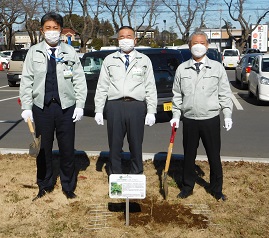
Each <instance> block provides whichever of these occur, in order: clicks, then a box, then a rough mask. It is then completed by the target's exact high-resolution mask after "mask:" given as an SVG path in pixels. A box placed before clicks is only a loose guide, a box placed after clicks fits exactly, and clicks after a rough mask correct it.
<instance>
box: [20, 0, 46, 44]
mask: <svg viewBox="0 0 269 238" xmlns="http://www.w3.org/2000/svg"><path fill="white" fill-rule="evenodd" d="M42 3H43V2H40V1H39V0H23V1H22V8H23V10H24V12H25V18H24V19H25V29H26V31H27V32H28V35H29V37H30V40H31V45H35V44H37V43H38V42H39V33H38V32H39V29H40V23H39V19H38V16H39V10H38V9H40V7H41V6H42Z"/></svg>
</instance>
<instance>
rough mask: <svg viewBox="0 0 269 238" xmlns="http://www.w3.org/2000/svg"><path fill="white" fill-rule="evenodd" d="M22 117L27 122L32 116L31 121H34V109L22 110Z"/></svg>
mask: <svg viewBox="0 0 269 238" xmlns="http://www.w3.org/2000/svg"><path fill="white" fill-rule="evenodd" d="M21 117H22V118H23V119H24V121H25V122H27V120H28V118H30V120H31V122H33V121H34V119H33V112H32V110H24V111H22V113H21Z"/></svg>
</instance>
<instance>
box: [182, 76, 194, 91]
mask: <svg viewBox="0 0 269 238" xmlns="http://www.w3.org/2000/svg"><path fill="white" fill-rule="evenodd" d="M180 86H181V92H182V94H183V95H185V96H188V95H191V94H192V92H193V82H192V78H191V76H184V77H182V78H181V85H180Z"/></svg>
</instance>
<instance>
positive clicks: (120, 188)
mask: <svg viewBox="0 0 269 238" xmlns="http://www.w3.org/2000/svg"><path fill="white" fill-rule="evenodd" d="M109 197H110V198H124V199H126V212H125V217H126V218H125V222H126V226H129V215H130V214H129V210H130V207H129V199H144V198H145V197H146V176H145V175H144V174H111V175H110V176H109Z"/></svg>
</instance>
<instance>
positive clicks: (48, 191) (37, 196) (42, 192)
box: [32, 186, 54, 201]
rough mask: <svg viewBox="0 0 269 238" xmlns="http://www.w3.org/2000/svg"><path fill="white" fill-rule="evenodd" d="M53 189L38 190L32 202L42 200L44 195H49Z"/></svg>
mask: <svg viewBox="0 0 269 238" xmlns="http://www.w3.org/2000/svg"><path fill="white" fill-rule="evenodd" d="M53 189H54V187H52V186H51V187H47V188H44V189H41V190H39V192H38V194H37V195H36V196H35V197H34V198H33V200H32V201H35V200H37V199H39V198H42V197H44V196H45V195H46V193H51V192H52V191H53Z"/></svg>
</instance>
